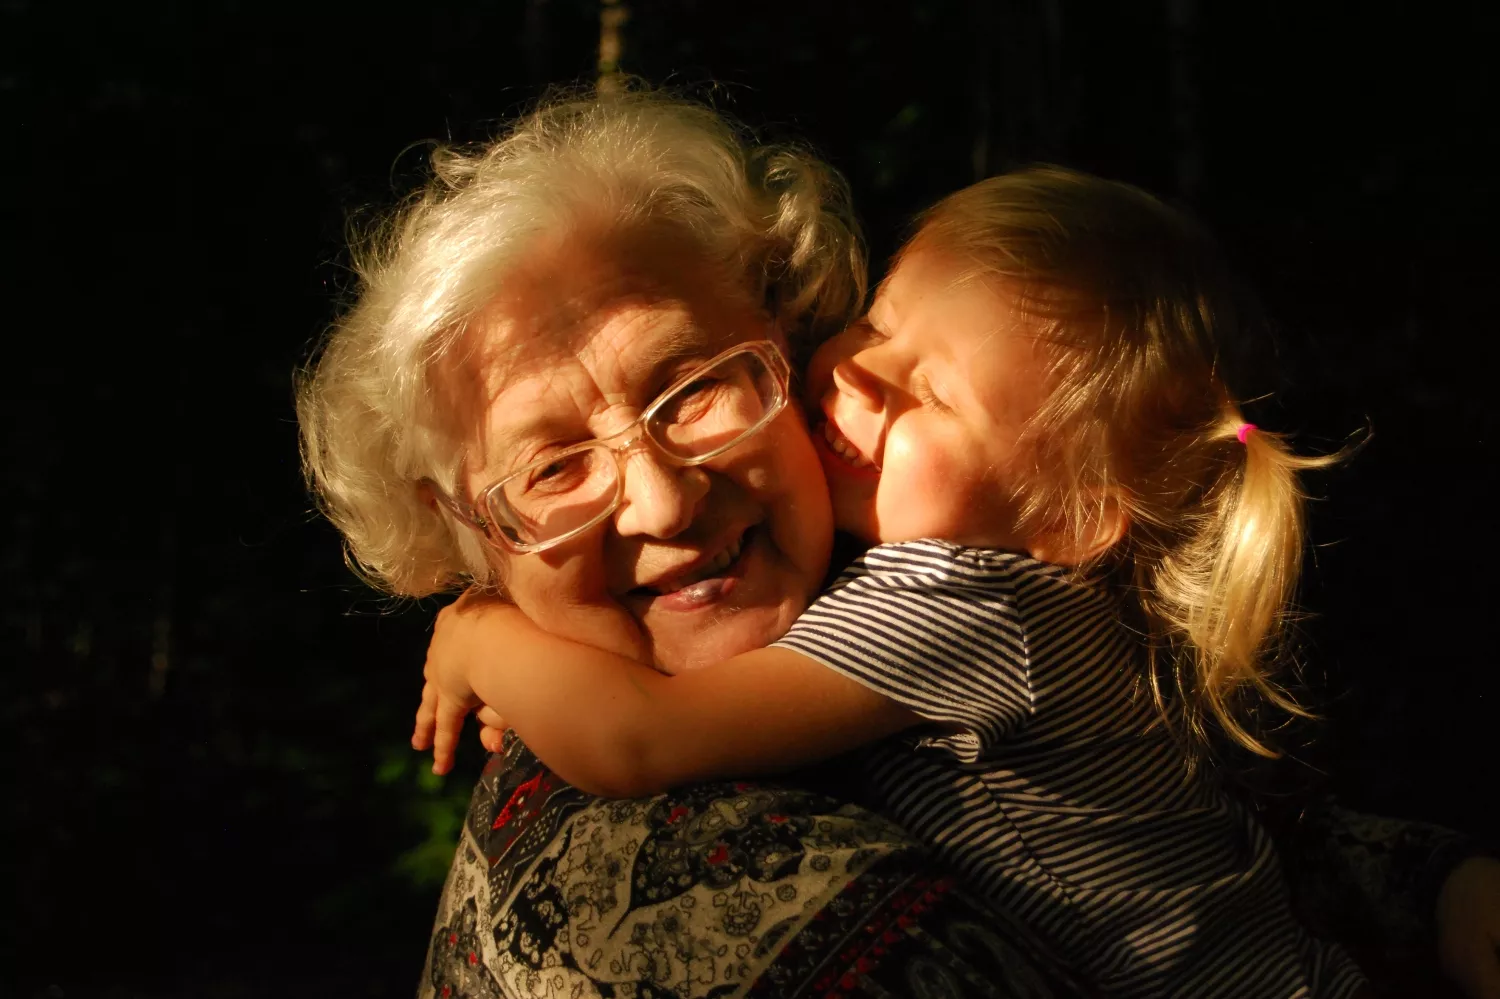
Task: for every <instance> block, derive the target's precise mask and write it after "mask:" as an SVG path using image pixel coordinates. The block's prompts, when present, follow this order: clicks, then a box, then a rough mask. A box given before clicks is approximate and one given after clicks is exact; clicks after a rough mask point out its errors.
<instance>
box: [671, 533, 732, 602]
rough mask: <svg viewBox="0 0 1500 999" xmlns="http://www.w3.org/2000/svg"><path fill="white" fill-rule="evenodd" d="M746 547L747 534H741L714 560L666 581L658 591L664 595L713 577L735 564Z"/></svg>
mask: <svg viewBox="0 0 1500 999" xmlns="http://www.w3.org/2000/svg"><path fill="white" fill-rule="evenodd" d="M744 547H745V535H743V534H741V535H740V536H739V537H738V538H736V539H735V541H734V544H732V545H730V546H729V547H728V548H726V549H724V550H723V551H721V552H719V554H718V555H716V556H715V557H714V560H713V561H712V562H710V563H708V564H707V565H705V566H703V567H702V568H700V569H698V570H696V571H694V572H690V573H688V574H687V575H685V576H682V577H680V578H678V579H674V580H673V581H672V582H670V583H664V584H662V585H661V586H658V587H657V588H656V590H657V592H658V593H660V594H661V595H662V596H666V595H667V594H668V593H676V592H677V591H678V590H681V589H685V588H687V587H689V586H692V585H693V584H695V583H700V582H702V581H703V580H705V579H712V578H713V577H714V576H717V575H718V574H719V573H721V572H723V571H724V570H725V569H728V568H729V567H730V566H731V565H733V564H734V560H735V559H737V558H739V557H740V552H741V551H742V550H743V549H744Z"/></svg>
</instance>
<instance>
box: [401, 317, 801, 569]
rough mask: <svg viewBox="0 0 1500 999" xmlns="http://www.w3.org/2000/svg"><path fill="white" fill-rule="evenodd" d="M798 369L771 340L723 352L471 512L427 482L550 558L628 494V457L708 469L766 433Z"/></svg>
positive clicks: (529, 469) (500, 533)
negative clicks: (608, 430)
mask: <svg viewBox="0 0 1500 999" xmlns="http://www.w3.org/2000/svg"><path fill="white" fill-rule="evenodd" d="M790 378H791V370H790V369H789V368H788V367H787V363H786V359H785V358H784V357H782V355H781V351H780V350H779V349H778V348H777V346H776V345H775V344H774V343H772V342H771V341H770V340H756V341H752V342H750V343H744V344H740V345H739V346H736V347H731V348H730V349H729V350H726V351H724V353H722V354H720V355H719V356H718V357H715V358H714V359H713V360H711V361H709V362H708V363H706V364H704V365H703V366H702V367H700V368H697V369H695V370H694V371H693V372H692V373H691V374H688V375H687V376H685V377H683V378H682V379H680V380H678V381H677V382H676V383H675V384H673V385H672V387H671V388H669V389H667V390H666V391H665V392H663V393H662V394H661V395H659V396H657V397H656V399H655V400H654V401H653V402H652V403H651V405H649V406H647V407H646V409H645V411H644V412H642V413H641V415H640V418H639V419H637V420H636V421H635V422H634V423H632V424H631V425H630V426H628V427H626V428H625V429H623V430H621V431H620V432H619V433H617V434H612V435H611V436H609V437H606V438H602V439H600V440H592V441H589V442H587V443H585V444H578V445H575V446H573V447H570V448H564V449H563V450H561V451H558V452H555V453H553V454H549V455H546V456H545V457H543V458H540V459H538V460H536V461H533V462H531V463H530V464H529V465H526V466H525V467H523V468H520V469H518V470H516V471H514V472H511V473H510V474H509V475H507V476H505V478H503V479H501V480H499V481H498V482H495V483H493V484H491V485H488V486H486V487H485V488H484V489H482V490H480V492H479V495H478V497H477V498H476V501H475V505H474V506H472V507H471V506H469V505H468V504H467V503H464V502H462V501H460V500H457V499H455V498H454V497H452V496H450V495H448V493H447V492H445V491H444V490H443V489H442V488H441V487H439V486H438V485H437V483H435V482H433V481H432V480H431V479H423V480H422V482H423V483H424V484H425V485H426V486H427V487H428V488H430V489H431V490H432V491H433V493H434V494H435V495H436V496H437V498H438V500H439V501H440V502H442V503H443V505H444V506H445V507H447V508H448V510H449V511H450V512H452V513H453V515H454V516H455V517H457V518H458V519H459V520H462V521H463V522H464V523H466V524H469V525H470V526H472V527H474V528H476V529H477V530H479V531H481V532H482V533H483V534H484V536H485V537H486V538H487V539H488V540H489V541H490V542H491V543H493V544H495V545H497V546H498V547H500V548H503V549H505V550H506V551H511V552H516V553H519V554H524V553H527V552H540V551H546V550H547V549H548V548H551V547H553V546H554V545H560V544H562V543H563V542H564V541H567V540H568V539H570V538H574V537H577V536H578V535H580V534H582V533H583V532H584V531H587V530H588V529H589V528H591V527H593V526H595V525H596V524H598V523H600V522H601V521H603V520H604V519H605V518H606V517H608V516H609V515H610V514H612V513H614V512H615V510H616V509H618V508H619V506H620V501H621V500H622V499H623V498H624V496H625V475H624V471H623V467H622V466H623V464H624V455H625V454H626V453H628V452H629V451H631V450H633V449H636V448H638V447H640V446H641V445H642V444H643V443H646V444H649V445H650V446H651V447H653V448H655V449H656V450H657V451H658V452H659V453H660V454H661V455H663V456H664V457H666V458H667V459H669V460H670V461H671V462H673V463H674V464H676V465H677V466H679V467H687V466H690V465H701V464H703V463H704V462H705V461H709V460H711V459H713V458H717V457H718V456H719V455H721V454H723V453H724V452H726V451H728V450H730V449H731V448H733V447H735V446H737V445H739V444H741V443H743V442H744V441H745V440H746V439H747V438H749V437H752V436H754V435H755V434H757V433H759V432H760V431H761V430H762V429H764V428H765V426H766V424H768V423H770V422H771V421H772V420H774V419H775V418H776V416H777V414H778V413H780V412H781V411H782V409H784V408H785V407H786V401H787V393H788V383H789V380H790Z"/></svg>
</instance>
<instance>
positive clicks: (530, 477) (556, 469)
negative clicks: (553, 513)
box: [526, 454, 586, 490]
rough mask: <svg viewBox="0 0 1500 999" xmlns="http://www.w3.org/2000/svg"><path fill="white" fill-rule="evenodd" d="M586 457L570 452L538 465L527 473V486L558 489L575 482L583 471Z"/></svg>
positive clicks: (530, 488) (528, 487)
mask: <svg viewBox="0 0 1500 999" xmlns="http://www.w3.org/2000/svg"><path fill="white" fill-rule="evenodd" d="M585 463H586V462H585V458H584V456H583V455H581V454H570V455H567V456H566V457H563V458H558V459H557V460H555V461H549V462H547V463H546V464H545V465H538V466H537V467H536V468H533V469H532V470H531V471H530V472H528V473H527V475H526V488H527V489H528V490H532V489H544V490H556V489H565V488H568V487H569V486H570V485H572V484H573V482H574V480H575V479H576V478H577V477H578V474H579V473H580V472H581V471H582V469H583V466H584V464H585Z"/></svg>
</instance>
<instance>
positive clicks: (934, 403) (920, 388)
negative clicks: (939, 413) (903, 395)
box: [912, 375, 952, 411]
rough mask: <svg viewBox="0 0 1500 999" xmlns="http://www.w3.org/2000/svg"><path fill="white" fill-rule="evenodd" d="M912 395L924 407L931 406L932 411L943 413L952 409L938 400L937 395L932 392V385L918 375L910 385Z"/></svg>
mask: <svg viewBox="0 0 1500 999" xmlns="http://www.w3.org/2000/svg"><path fill="white" fill-rule="evenodd" d="M912 394H913V395H915V396H916V397H917V401H918V402H920V403H922V405H924V406H931V407H932V408H934V409H941V410H944V411H947V410H950V409H951V408H952V407H950V406H949V405H948V404H947V403H946V402H944V401H943V400H942V399H940V398H938V394H937V393H936V392H934V391H933V390H932V383H931V382H929V381H928V380H927V379H926V378H924V377H921V376H920V375H919V376H918V377H917V378H916V380H915V381H914V382H913V383H912Z"/></svg>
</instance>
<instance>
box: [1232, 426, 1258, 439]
mask: <svg viewBox="0 0 1500 999" xmlns="http://www.w3.org/2000/svg"><path fill="white" fill-rule="evenodd" d="M1254 429H1255V424H1253V423H1241V424H1240V428H1239V429H1238V430H1236V431H1235V432H1234V439H1235V440H1237V441H1239V442H1240V443H1241V444H1243V443H1245V436H1246V435H1247V434H1249V433H1250V431H1252V430H1254Z"/></svg>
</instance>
